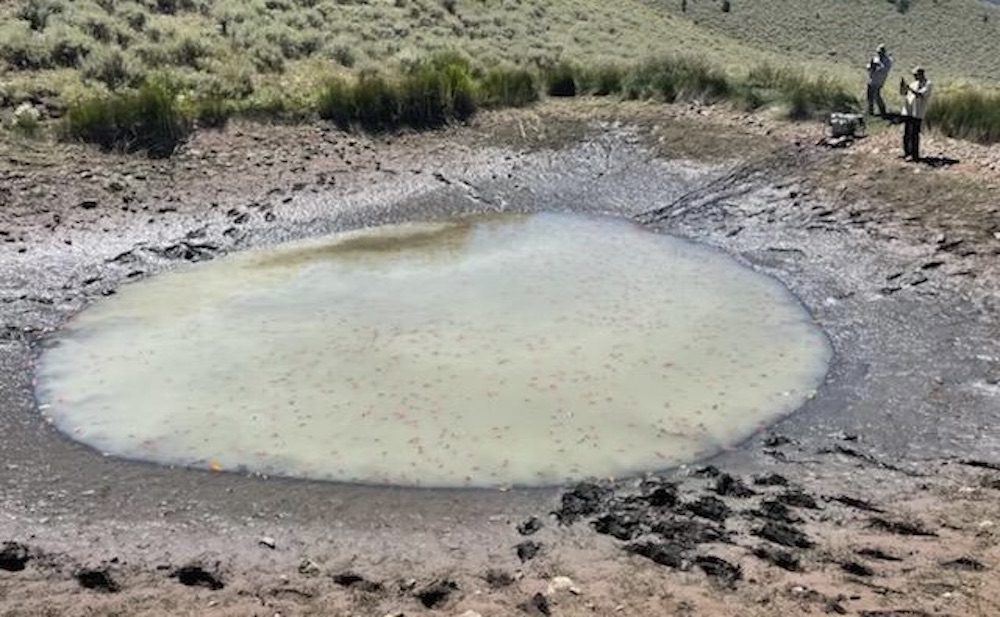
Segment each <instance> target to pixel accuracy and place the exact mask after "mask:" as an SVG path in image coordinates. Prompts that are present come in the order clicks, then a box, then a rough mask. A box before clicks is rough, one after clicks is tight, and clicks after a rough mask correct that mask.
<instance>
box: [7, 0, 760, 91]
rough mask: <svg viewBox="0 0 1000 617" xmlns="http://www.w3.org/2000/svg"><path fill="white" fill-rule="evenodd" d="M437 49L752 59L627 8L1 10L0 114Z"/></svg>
mask: <svg viewBox="0 0 1000 617" xmlns="http://www.w3.org/2000/svg"><path fill="white" fill-rule="evenodd" d="M442 49H458V50H462V51H464V52H466V53H467V54H468V55H469V56H470V57H471V58H473V59H474V61H475V62H476V63H477V64H480V65H483V66H491V65H494V64H496V63H498V62H510V63H517V64H520V65H532V66H534V65H546V64H553V63H555V62H557V61H558V60H559V59H561V58H566V59H572V60H573V61H577V62H585V63H595V62H599V61H604V60H614V61H618V62H626V61H629V60H635V59H639V58H642V57H645V56H648V55H652V54H658V53H663V52H668V51H676V50H682V49H698V50H707V51H708V54H709V56H711V57H712V58H714V59H733V58H741V59H743V58H748V57H754V58H763V57H766V56H768V54H766V53H765V52H763V51H757V50H753V49H749V48H747V46H744V45H741V44H739V43H736V42H734V41H732V40H731V39H729V38H728V37H726V36H723V35H719V34H712V33H709V32H706V31H704V30H702V29H700V28H698V27H697V26H696V25H694V24H693V23H691V22H689V21H687V20H684V19H680V18H677V17H674V16H672V15H669V14H667V13H665V12H663V11H661V10H659V9H657V8H655V7H651V6H647V5H644V4H642V3H641V2H638V1H636V0H623V1H622V2H618V3H608V2H605V1H604V0H336V1H334V0H15V1H11V0H6V1H2V2H0V103H6V105H7V106H10V105H12V104H16V103H17V102H19V101H20V100H24V99H39V98H45V97H50V98H52V97H70V98H72V97H74V96H76V95H78V94H79V93H81V92H82V91H84V90H88V89H95V88H96V89H104V88H109V89H116V88H121V87H126V86H134V85H136V84H138V83H139V82H141V81H142V78H143V77H144V76H145V75H146V74H148V73H150V72H152V71H164V70H167V71H169V72H171V73H173V74H174V76H175V78H178V79H180V80H183V81H185V82H186V83H187V85H189V86H190V87H191V88H193V89H196V90H199V91H204V90H213V91H220V92H223V93H226V94H231V95H234V96H246V95H249V94H251V93H253V92H261V91H263V92H262V93H261V94H262V95H264V96H266V95H267V91H268V90H269V89H270V90H273V91H276V92H280V93H281V94H282V95H286V94H288V93H289V92H295V91H297V90H303V91H305V90H310V89H311V85H312V84H311V83H310V82H311V81H313V80H315V78H316V76H317V75H323V74H324V73H328V72H330V71H332V70H344V71H347V70H357V69H360V68H364V67H366V66H372V65H375V66H385V65H386V64H399V63H405V62H407V61H410V60H413V59H416V58H420V57H424V56H426V55H427V54H428V53H430V52H434V51H437V50H442Z"/></svg>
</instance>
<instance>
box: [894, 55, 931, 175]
mask: <svg viewBox="0 0 1000 617" xmlns="http://www.w3.org/2000/svg"><path fill="white" fill-rule="evenodd" d="M913 78H914V81H913V82H911V83H909V84H908V83H906V81H905V80H902V79H901V80H900V82H899V89H900V94H902V95H903V96H905V97H906V102H905V103H904V104H903V113H902V116H903V123H904V125H905V126H904V130H903V158H904V159H906V160H908V161H919V160H920V130H921V128H923V123H924V118H925V117H926V116H927V106H928V105H929V104H930V102H931V93H932V91H933V87H932V85H931V82H930V80H929V79H927V73H926V71H924V69H922V68H920V67H917V68H915V69H913Z"/></svg>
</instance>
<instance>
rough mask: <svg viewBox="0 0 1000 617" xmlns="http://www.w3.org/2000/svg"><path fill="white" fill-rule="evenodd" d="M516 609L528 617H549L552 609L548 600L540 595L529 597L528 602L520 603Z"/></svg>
mask: <svg viewBox="0 0 1000 617" xmlns="http://www.w3.org/2000/svg"><path fill="white" fill-rule="evenodd" d="M518 608H520V609H521V610H522V611H524V612H525V613H527V614H529V615H542V617H549V615H551V614H552V607H551V606H550V605H549V599H548V598H546V597H545V595H544V594H541V593H536V594H535V595H533V596H531V599H530V600H528V601H527V602H523V603H521V604H520V605H518Z"/></svg>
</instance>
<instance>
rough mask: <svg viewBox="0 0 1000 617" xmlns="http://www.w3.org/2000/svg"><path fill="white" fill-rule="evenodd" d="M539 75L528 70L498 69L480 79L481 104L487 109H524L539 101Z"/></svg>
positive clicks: (490, 71) (488, 72)
mask: <svg viewBox="0 0 1000 617" xmlns="http://www.w3.org/2000/svg"><path fill="white" fill-rule="evenodd" d="M539 90H540V86H539V80H538V74H537V73H535V72H533V71H529V70H528V69H522V68H515V67H497V68H494V69H491V70H489V71H487V72H486V73H484V74H483V75H482V77H480V79H479V84H478V94H479V104H480V106H481V107H484V108H486V109H498V108H502V107H524V106H525V105H530V104H532V103H534V102H536V101H538V99H539Z"/></svg>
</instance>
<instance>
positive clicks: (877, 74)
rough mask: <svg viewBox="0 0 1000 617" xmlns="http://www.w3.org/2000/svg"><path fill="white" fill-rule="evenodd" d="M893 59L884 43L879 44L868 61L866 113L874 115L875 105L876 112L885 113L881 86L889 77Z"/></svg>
mask: <svg viewBox="0 0 1000 617" xmlns="http://www.w3.org/2000/svg"><path fill="white" fill-rule="evenodd" d="M893 63H894V60H893V58H892V56H890V55H889V52H887V51H886V49H885V45H879V46H878V49H877V50H876V51H875V56H874V57H873V58H872V59H871V60H869V61H868V66H867V67H866V68H867V69H868V115H869V116H873V115H875V107H876V106H877V107H878V114H879V115H880V116H884V115H885V99H883V98H882V86H884V85H885V81H886V79H888V78H889V72H890V71H891V70H892V65H893Z"/></svg>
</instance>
